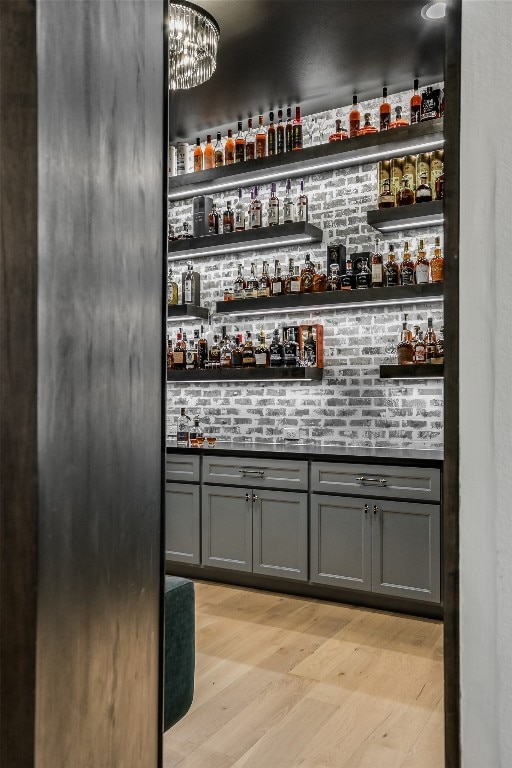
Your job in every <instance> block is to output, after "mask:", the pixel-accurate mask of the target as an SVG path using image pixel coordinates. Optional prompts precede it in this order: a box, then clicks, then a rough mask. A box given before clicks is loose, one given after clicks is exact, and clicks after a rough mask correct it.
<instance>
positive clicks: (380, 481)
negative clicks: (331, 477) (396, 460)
mask: <svg viewBox="0 0 512 768" xmlns="http://www.w3.org/2000/svg"><path fill="white" fill-rule="evenodd" d="M356 480H357V482H358V483H361V485H366V484H367V483H369V484H371V483H376V484H377V485H387V482H388V481H387V480H386V478H385V477H365V476H364V475H361V476H360V477H356Z"/></svg>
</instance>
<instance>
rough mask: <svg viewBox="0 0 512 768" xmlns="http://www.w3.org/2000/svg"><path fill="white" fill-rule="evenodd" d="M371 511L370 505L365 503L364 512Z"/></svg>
mask: <svg viewBox="0 0 512 768" xmlns="http://www.w3.org/2000/svg"><path fill="white" fill-rule="evenodd" d="M369 511H370V507H369V506H368V504H365V505H364V513H365V515H367V514H368V512H369Z"/></svg>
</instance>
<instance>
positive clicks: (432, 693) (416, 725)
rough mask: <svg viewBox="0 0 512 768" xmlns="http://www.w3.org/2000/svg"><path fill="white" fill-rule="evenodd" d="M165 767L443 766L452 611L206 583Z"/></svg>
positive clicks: (200, 587) (199, 592) (200, 586)
mask: <svg viewBox="0 0 512 768" xmlns="http://www.w3.org/2000/svg"><path fill="white" fill-rule="evenodd" d="M196 603H197V645H196V648H197V657H196V692H195V698H194V704H193V706H192V709H191V710H190V712H189V713H188V714H187V715H186V716H185V717H184V718H183V719H182V720H181V721H180V722H179V723H177V724H176V725H175V726H174V728H172V729H171V730H170V731H169V732H168V733H167V734H165V736H164V766H165V768H178V767H179V768H442V766H443V765H444V758H443V732H444V727H443V663H442V623H441V622H438V621H430V620H427V619H417V618H407V617H404V616H398V615H393V614H386V613H384V612H378V611H370V610H363V609H360V608H351V607H348V606H344V605H337V604H334V603H326V602H322V601H315V600H310V599H304V598H296V597H288V596H283V595H275V594H270V593H266V592H259V591H256V590H248V589H241V588H237V587H229V586H224V585H222V586H219V585H215V584H208V583H196Z"/></svg>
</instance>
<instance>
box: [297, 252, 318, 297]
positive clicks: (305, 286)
mask: <svg viewBox="0 0 512 768" xmlns="http://www.w3.org/2000/svg"><path fill="white" fill-rule="evenodd" d="M300 277H301V282H302V292H303V293H312V291H313V278H314V277H315V268H314V266H313V264H312V263H311V256H310V255H309V253H306V263H305V264H304V266H303V267H302V270H301V273H300Z"/></svg>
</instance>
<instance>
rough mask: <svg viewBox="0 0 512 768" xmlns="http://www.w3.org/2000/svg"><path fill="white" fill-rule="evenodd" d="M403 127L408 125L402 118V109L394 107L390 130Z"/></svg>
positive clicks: (398, 106)
mask: <svg viewBox="0 0 512 768" xmlns="http://www.w3.org/2000/svg"><path fill="white" fill-rule="evenodd" d="M404 125H409V123H408V122H407V120H406V119H405V118H404V117H402V107H401V106H400V105H397V106H396V107H395V119H394V120H393V121H392V122H391V123H390V124H389V127H390V128H403V127H404Z"/></svg>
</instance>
